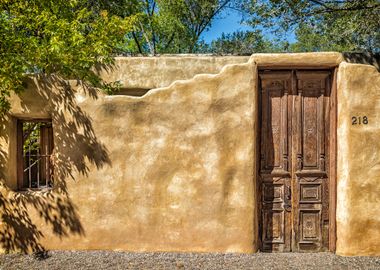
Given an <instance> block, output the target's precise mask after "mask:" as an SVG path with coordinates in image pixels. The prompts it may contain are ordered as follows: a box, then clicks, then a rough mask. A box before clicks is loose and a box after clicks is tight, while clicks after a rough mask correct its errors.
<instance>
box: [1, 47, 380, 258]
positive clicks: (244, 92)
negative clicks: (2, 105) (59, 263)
mask: <svg viewBox="0 0 380 270" xmlns="http://www.w3.org/2000/svg"><path fill="white" fill-rule="evenodd" d="M196 58H197V57H196V56H193V57H189V56H186V57H168V58H152V59H150V58H141V59H137V58H127V59H118V60H117V61H121V62H120V63H122V64H120V65H121V67H120V68H119V69H117V70H114V71H115V74H113V73H110V74H108V75H107V74H103V75H104V76H105V78H106V79H107V78H108V79H109V81H115V80H116V79H120V78H121V79H122V81H124V86H126V87H130V88H134V87H135V88H154V87H159V86H165V87H166V88H160V89H154V90H151V91H149V92H148V93H147V94H146V95H145V96H143V97H129V96H105V95H103V94H101V93H100V92H98V91H95V90H91V89H84V88H83V87H82V86H80V85H79V86H78V85H76V84H75V82H71V88H73V89H75V90H72V89H70V87H66V86H64V85H62V84H59V82H57V81H53V82H52V84H50V83H49V82H45V84H42V83H41V81H37V80H34V81H29V82H28V89H27V90H26V91H25V92H24V93H23V94H21V95H20V96H13V97H12V111H11V115H9V116H8V117H7V118H6V119H3V120H2V121H1V122H0V177H1V178H2V179H4V181H3V184H1V186H0V210H1V212H2V221H1V223H0V244H1V246H2V248H3V250H5V249H8V250H15V249H17V250H20V249H21V250H27V249H29V250H30V249H38V248H39V247H44V248H47V249H113V250H131V251H142V250H145V251H198V252H200V251H208V252H254V251H256V250H257V247H258V244H257V241H258V240H257V236H258V232H257V215H258V213H256V181H257V179H256V178H255V173H256V169H255V168H254V165H255V163H256V160H255V157H256V150H255V146H256V135H257V122H256V120H257V112H258V104H257V92H256V87H257V85H256V83H257V81H256V78H257V72H256V71H257V67H265V68H266V67H271V66H272V67H275V68H278V67H285V66H288V67H289V68H291V67H299V66H303V67H313V66H314V67H315V66H323V67H336V66H338V65H339V71H338V87H337V88H338V91H337V92H338V131H337V132H338V153H337V156H338V164H337V184H338V186H337V249H336V252H337V253H338V254H341V255H380V244H379V243H380V219H379V217H380V210H379V209H380V201H379V199H378V197H379V196H378V194H379V191H380V190H379V187H380V181H379V179H380V170H379V169H378V163H379V158H380V143H379V142H380V140H379V139H378V137H379V134H380V130H379V129H380V125H379V124H378V121H377V118H378V115H379V114H380V108H378V107H379V106H380V105H379V104H380V103H379V95H380V94H379V93H380V89H379V87H380V75H379V72H378V71H377V70H376V69H375V68H374V67H371V66H368V65H359V64H347V63H345V62H343V58H342V56H341V55H340V54H338V53H315V54H272V55H268V54H258V55H253V56H252V57H251V58H250V60H249V62H248V59H247V58H237V59H236V62H235V64H233V65H228V66H224V65H225V64H228V63H233V62H234V61H235V60H233V58H231V59H232V60H231V59H230V58H224V60H223V58H215V59H213V58H212V57H205V58H202V57H200V59H199V62H197V61H198V60H197V59H196ZM143 59H145V60H143ZM217 59H219V60H217ZM226 59H227V60H226ZM244 59H245V60H244ZM187 61H188V62H187ZM218 61H220V62H218ZM223 61H225V63H224V62H223ZM145 62H146V63H145ZM241 62H245V63H241ZM131 63H134V64H131ZM176 65H178V66H176ZM223 66H224V67H223ZM186 67H187V68H186ZM152 70H153V71H158V70H160V71H161V73H160V74H161V75H162V77H161V78H160V77H159V76H156V77H154V76H151V77H150V76H148V75H147V74H150V73H151V72H150V71H152ZM173 70H177V71H176V72H174V71H173ZM181 72H182V73H181ZM152 73H155V72H152ZM198 73H213V74H214V75H211V74H208V75H196V74H198ZM155 74H157V73H155ZM110 75H112V76H113V77H112V78H111V77H110ZM194 75H196V76H195V77H194ZM144 76H145V77H144ZM129 78H130V81H128V82H127V80H129ZM178 80H179V81H178ZM37 82H38V83H37ZM364 115H366V116H367V117H368V119H369V124H368V125H361V126H352V125H351V117H352V116H364ZM15 117H23V118H25V117H33V118H46V117H51V118H52V119H53V124H54V132H55V133H54V140H55V151H56V153H55V162H56V164H57V166H56V168H57V170H56V172H55V174H56V175H57V179H56V183H55V188H54V190H53V191H44V192H37V193H36V192H30V193H20V192H14V191H12V190H14V189H16V171H15V168H16V166H15V163H16V156H15V128H16V127H15Z"/></svg>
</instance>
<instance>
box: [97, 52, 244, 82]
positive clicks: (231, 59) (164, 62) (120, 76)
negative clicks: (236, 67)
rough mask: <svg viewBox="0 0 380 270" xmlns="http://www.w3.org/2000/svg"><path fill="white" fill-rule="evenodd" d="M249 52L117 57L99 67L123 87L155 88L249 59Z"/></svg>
mask: <svg viewBox="0 0 380 270" xmlns="http://www.w3.org/2000/svg"><path fill="white" fill-rule="evenodd" d="M249 58H250V57H249V56H207V55H206V56H202V55H182V56H181V55H173V56H161V57H117V58H116V59H115V63H114V65H112V66H110V67H105V68H101V69H99V70H97V74H99V75H100V76H101V77H102V78H103V79H104V80H106V81H108V82H120V83H121V86H122V87H123V88H132V89H133V88H143V89H153V88H158V87H166V86H169V84H171V83H172V82H174V81H178V80H187V79H191V78H193V77H194V76H195V75H197V74H217V73H219V72H220V71H221V70H222V68H223V67H224V66H226V65H228V64H241V63H247V62H248V60H249Z"/></svg>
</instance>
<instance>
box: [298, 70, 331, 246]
mask: <svg viewBox="0 0 380 270" xmlns="http://www.w3.org/2000/svg"><path fill="white" fill-rule="evenodd" d="M296 77H297V92H298V93H297V94H298V95H297V99H296V102H297V104H296V106H295V107H294V108H295V109H294V112H293V117H294V118H295V119H297V120H296V123H295V125H294V126H293V130H294V133H293V134H294V137H293V141H294V143H295V144H296V145H297V146H298V149H297V153H296V157H297V166H296V168H295V175H293V182H294V183H293V188H294V195H295V196H294V197H293V228H294V236H293V239H294V242H293V245H292V250H293V251H325V250H328V203H327V202H328V199H329V197H328V172H327V171H326V168H327V166H326V160H327V159H326V153H328V151H327V144H326V136H327V133H326V131H327V129H326V128H325V126H326V125H328V121H326V120H328V118H327V119H326V117H325V116H326V107H327V106H326V102H325V101H326V97H327V96H328V95H329V89H328V87H329V84H328V81H329V73H328V72H316V71H308V72H306V71H305V72H296ZM326 122H327V123H326Z"/></svg>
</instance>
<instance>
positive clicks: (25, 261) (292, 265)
mask: <svg viewBox="0 0 380 270" xmlns="http://www.w3.org/2000/svg"><path fill="white" fill-rule="evenodd" d="M0 269H49V270H51V269H70V270H71V269H74V270H79V269H347V270H351V269H380V257H340V256H336V255H334V254H331V253H311V254H305V253H304V254H301V253H298V254H297V253H283V254H268V253H257V254H252V255H248V254H207V253H127V252H112V251H90V252H89V251H88V252H85V251H80V252H71V251H51V252H49V253H48V255H47V258H43V259H38V258H36V257H35V256H33V255H28V256H27V255H19V254H13V255H0Z"/></svg>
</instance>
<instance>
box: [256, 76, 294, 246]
mask: <svg viewBox="0 0 380 270" xmlns="http://www.w3.org/2000/svg"><path fill="white" fill-rule="evenodd" d="M260 78H261V89H262V92H261V93H262V107H261V108H262V110H261V122H262V128H261V156H260V178H261V215H262V216H261V219H262V230H261V242H262V249H263V250H264V251H279V252H284V251H290V246H291V242H290V240H291V239H290V235H291V203H290V183H291V179H290V176H291V174H290V171H289V157H288V155H289V132H288V130H289V126H288V99H289V95H288V94H289V88H290V86H291V84H290V79H291V73H290V72H279V73H269V74H266V73H262V74H260Z"/></svg>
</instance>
